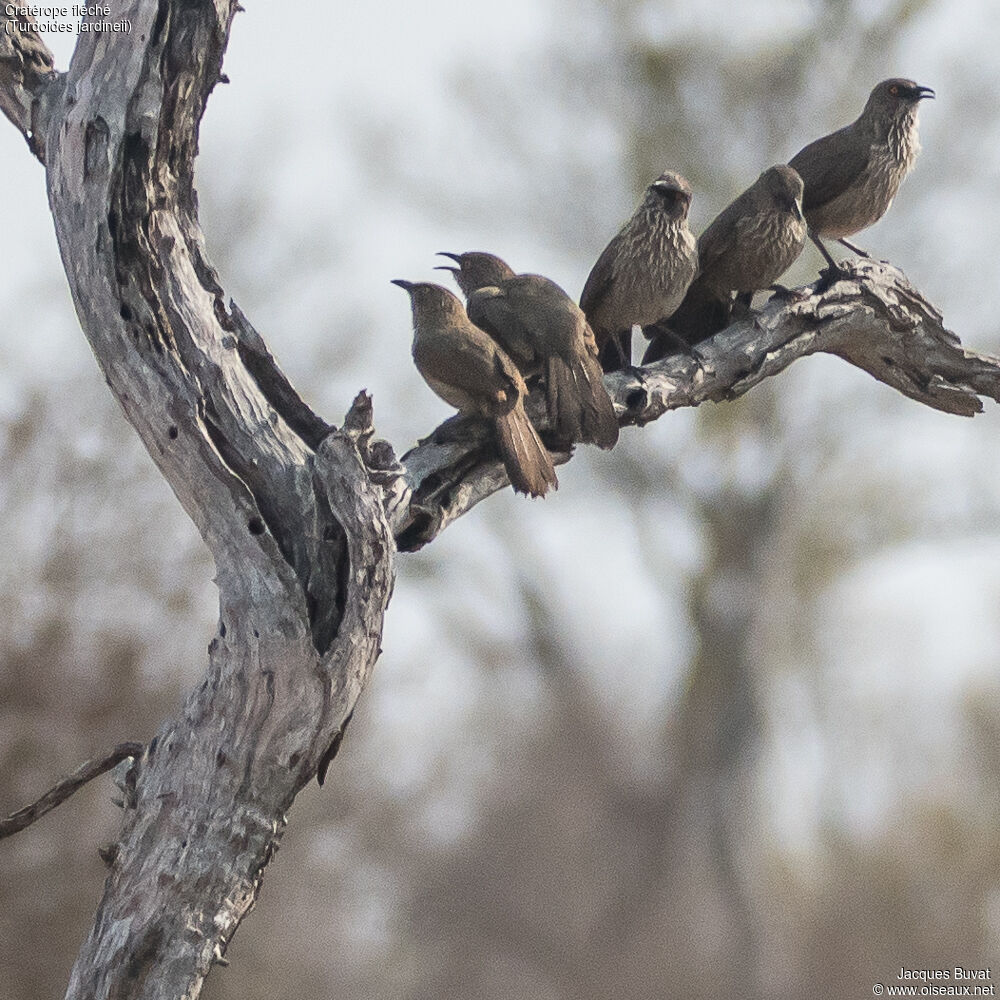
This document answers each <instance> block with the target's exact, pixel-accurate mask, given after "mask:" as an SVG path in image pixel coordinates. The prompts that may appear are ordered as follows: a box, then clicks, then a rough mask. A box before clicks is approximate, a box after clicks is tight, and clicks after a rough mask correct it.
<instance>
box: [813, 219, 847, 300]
mask: <svg viewBox="0 0 1000 1000" xmlns="http://www.w3.org/2000/svg"><path fill="white" fill-rule="evenodd" d="M809 239H811V240H812V241H813V243H815V244H816V249H817V250H819V252H820V253H821V254H822V255H823V257H824V259H825V260H826V263H827V265H828V266H827V267H825V268H823V270H822V271H820V272H819V284H818V285H817V286H816V293H815V294H817V295H821V294H822V293H823V292H825V291H826V290H827V289H828V288H830V287H831V286H832V285H834V284H836V283H837V282H838V281H840V280H841V279H842V278H843V279H848V278H850V277H851V275H850V274H849V273H848V272H847V271H845V270H844V269H843V268H842V267H841V266H840V265H839V264H838V263H837V262H836V261H835V260H834V259H833V258H832V257H831V256H830V251H829V250H827V248H826V247H825V246H823V241H822V240H821V239H820V238H819V237H818V236H817V235H816V234H815V233H814V232H813V231H812V230H811V229H810V230H809Z"/></svg>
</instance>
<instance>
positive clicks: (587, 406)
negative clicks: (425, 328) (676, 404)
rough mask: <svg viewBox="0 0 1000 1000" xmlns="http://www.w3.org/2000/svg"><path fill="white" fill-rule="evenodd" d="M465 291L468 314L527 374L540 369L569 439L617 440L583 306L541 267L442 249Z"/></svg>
mask: <svg viewBox="0 0 1000 1000" xmlns="http://www.w3.org/2000/svg"><path fill="white" fill-rule="evenodd" d="M441 256H442V257H450V258H451V259H452V260H453V261H455V263H456V264H457V265H458V267H448V266H444V267H441V268H440V269H441V270H443V271H451V272H452V274H453V275H454V276H455V281H456V282H457V283H458V287H459V288H461V289H462V292H463V293H464V294H465V296H466V300H467V303H466V308H467V310H468V313H469V319H471V320H472V322H473V323H475V324H476V325H477V326H478V327H480V328H481V329H483V330H485V331H486V332H487V333H488V334H489V335H490V336H491V337H493V339H494V340H496V342H497V343H498V344H499V345H500V346H501V347H502V348H503V349H504V350H505V351H506V352H507V353H508V354H509V355H510V356H511V358H513V360H514V361H515V362H516V363H517V365H518V367H519V368H520V369H521V372H522V374H524V375H525V376H528V375H533V374H536V373H540V374H541V375H542V377H543V379H544V381H545V400H546V405H547V409H548V414H549V420H550V421H551V423H552V427H553V429H554V430H555V432H556V433H557V434H558V435H559V436H560V437H562V438H564V439H565V440H567V441H569V442H575V441H585V442H589V443H591V444H596V445H598V446H599V447H601V448H612V447H614V445H615V442H617V440H618V420H617V418H616V417H615V410H614V406H612V404H611V397H610V396H608V393H607V390H606V389H605V388H604V373H603V371H602V370H601V364H600V361H598V358H597V344H596V342H595V341H594V333H593V331H592V330H591V329H590V325H589V324H588V323H587V317H586V316H584V314H583V310H581V309H580V307H579V306H578V305H577V304H576V303H575V302H574V301H573V300H572V299H571V298H570V297H569V296H568V295H567V294H566V293H565V292H564V291H563V290H562V289H561V288H560V287H559V286H558V285H557V284H556V283H555V282H554V281H551V280H549V279H548V278H545V277H542V275H540V274H515V273H514V271H513V269H512V268H511V267H510V266H509V265H508V264H507V263H506V262H505V261H503V260H501V259H500V258H499V257H495V256H494V255H493V254H489V253H479V252H470V253H463V254H453V253H443V254H441Z"/></svg>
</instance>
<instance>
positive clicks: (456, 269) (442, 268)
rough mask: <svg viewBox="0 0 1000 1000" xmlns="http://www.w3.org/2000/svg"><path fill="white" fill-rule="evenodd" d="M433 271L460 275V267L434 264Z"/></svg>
mask: <svg viewBox="0 0 1000 1000" xmlns="http://www.w3.org/2000/svg"><path fill="white" fill-rule="evenodd" d="M434 270H435V271H450V272H451V273H452V274H461V273H462V269H461V268H460V267H449V266H448V265H447V264H435V265H434Z"/></svg>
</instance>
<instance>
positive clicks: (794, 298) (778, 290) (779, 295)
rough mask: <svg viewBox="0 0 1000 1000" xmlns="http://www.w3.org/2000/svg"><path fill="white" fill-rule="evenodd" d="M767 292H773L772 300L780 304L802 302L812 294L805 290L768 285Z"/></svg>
mask: <svg viewBox="0 0 1000 1000" xmlns="http://www.w3.org/2000/svg"><path fill="white" fill-rule="evenodd" d="M768 290H769V291H772V292H774V295H773V296H772V298H775V299H778V300H779V301H782V302H802V301H803V300H804V299H808V298H809V296H810V295H812V292H810V291H809V290H808V289H805V288H788V287H787V286H785V285H778V284H775V285H770V286H769V289H768Z"/></svg>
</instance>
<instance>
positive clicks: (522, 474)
mask: <svg viewBox="0 0 1000 1000" xmlns="http://www.w3.org/2000/svg"><path fill="white" fill-rule="evenodd" d="M496 428H497V439H498V441H499V443H500V454H501V455H502V456H503V464H504V468H506V470H507V476H508V478H509V479H510V483H511V486H513V487H514V489H515V490H516V491H517V492H518V493H527V494H528V495H529V496H533V497H543V496H545V494H546V493H548V491H549V490H550V489H557V488H558V486H559V480H558V479H556V469H555V466H554V465H553V464H552V456H551V455H549V453H548V452H547V451H546V450H545V445H544V444H542V439H541V438H540V437H539V436H538V431H536V430H535V428H534V427H533V426H532V423H531V421H530V420H529V419H528V414H527V413H525V412H524V404H523V403H522V402H521V401H520V400H518V401H517V403H516V405H515V406H514V407H513V408H512V409H511V410H509V411H508V412H507V413H504V414H503V415H501V416H499V417H497V418H496Z"/></svg>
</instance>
